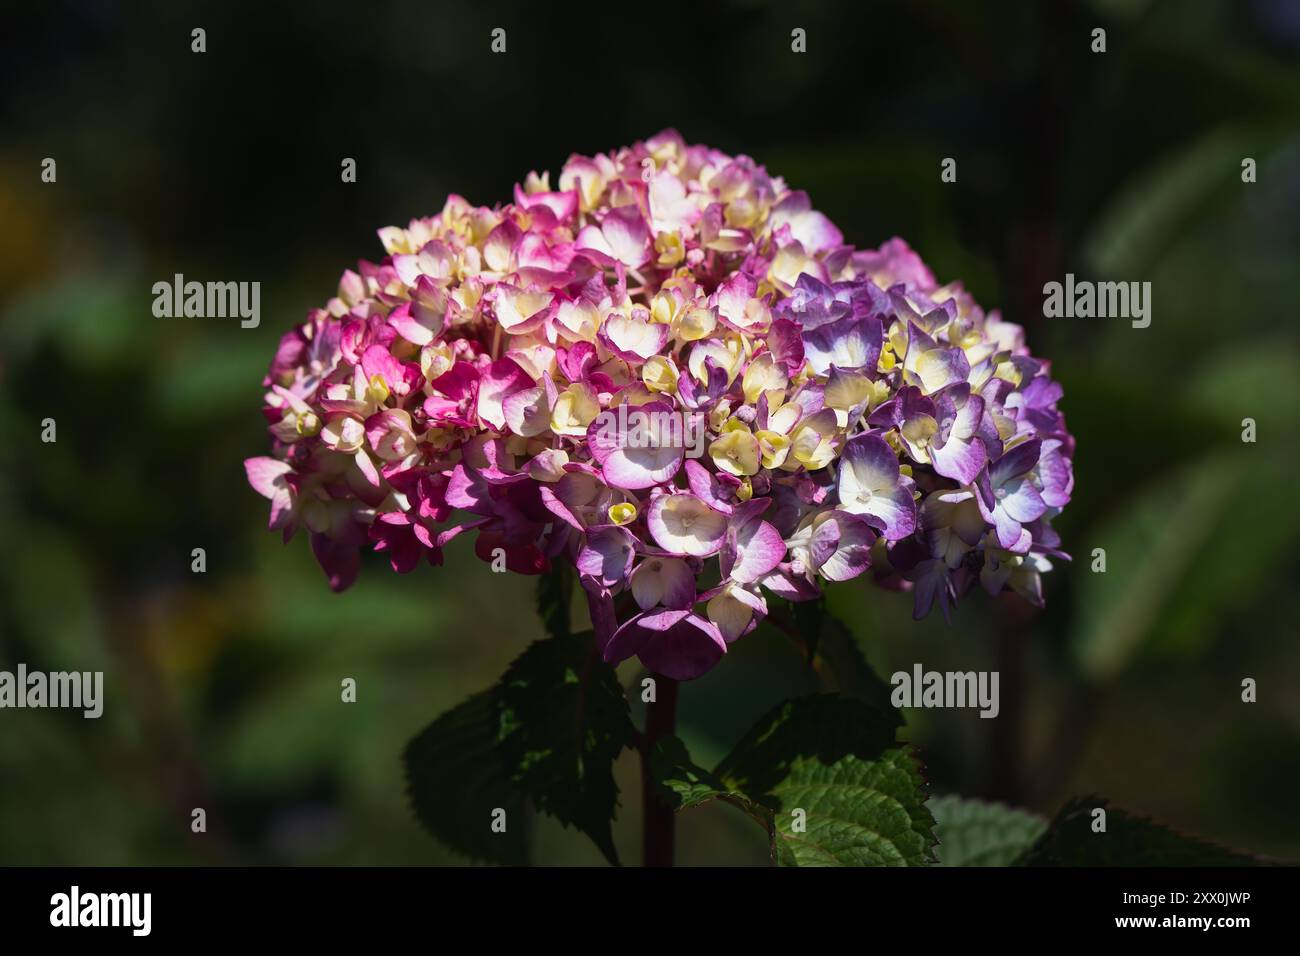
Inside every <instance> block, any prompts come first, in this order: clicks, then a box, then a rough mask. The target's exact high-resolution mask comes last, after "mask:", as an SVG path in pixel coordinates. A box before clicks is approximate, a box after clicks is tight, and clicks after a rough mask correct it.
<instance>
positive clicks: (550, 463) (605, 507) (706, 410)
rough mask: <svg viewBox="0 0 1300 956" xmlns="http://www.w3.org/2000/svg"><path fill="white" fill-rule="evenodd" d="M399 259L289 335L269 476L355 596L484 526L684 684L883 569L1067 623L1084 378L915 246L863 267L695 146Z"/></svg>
mask: <svg viewBox="0 0 1300 956" xmlns="http://www.w3.org/2000/svg"><path fill="white" fill-rule="evenodd" d="M379 236H380V239H381V240H382V242H383V245H384V248H385V250H386V252H387V253H388V254H387V256H386V257H385V258H384V259H383V260H382V261H381V262H380V263H378V264H372V263H368V262H362V263H360V265H359V269H358V271H356V272H352V271H348V272H345V273H344V275H343V277H342V279H341V281H340V283H339V289H338V295H337V297H335V298H333V299H331V300H330V301H329V302H328V303H327V304H326V306H325V308H323V309H317V310H314V311H312V312H311V313H310V314H309V315H308V317H307V320H306V322H305V323H304V324H303V325H301V326H300V327H298V328H297V329H295V330H294V331H292V332H290V333H288V334H287V335H285V336H284V338H283V339H282V340H281V342H280V346H279V349H278V350H277V352H276V355H275V359H274V361H273V362H272V364H271V369H270V372H269V374H268V376H267V378H266V385H267V387H268V388H269V391H268V392H267V395H266V407H265V412H266V415H267V417H268V420H269V421H270V423H271V426H270V432H271V435H272V437H273V439H274V457H261V458H253V459H250V460H249V461H248V462H247V463H246V468H247V473H248V477H249V481H250V482H251V484H252V485H253V487H254V488H255V489H256V490H257V491H259V492H260V493H262V494H263V495H265V496H266V497H268V498H269V499H270V500H271V527H272V528H274V529H281V530H282V531H283V533H284V536H285V538H286V540H287V539H288V537H289V536H290V535H291V534H292V533H293V532H294V530H295V529H296V528H297V527H298V526H300V525H305V526H306V527H307V529H308V530H309V531H310V534H311V543H312V550H313V551H314V553H315V555H316V557H317V559H318V560H319V562H320V564H321V566H322V567H323V568H324V569H325V572H326V574H327V575H328V577H329V581H330V585H331V587H333V588H335V589H336V590H339V589H342V588H345V587H347V586H348V585H349V584H350V583H351V582H352V581H353V580H354V579H355V577H356V575H357V571H358V567H359V551H360V549H361V548H363V547H365V546H367V545H368V546H372V547H373V548H374V549H375V550H377V551H383V552H386V553H387V554H388V556H389V559H390V560H391V563H392V566H393V568H394V570H396V571H401V572H405V571H410V570H411V569H412V568H413V567H415V566H416V564H417V563H418V562H419V561H420V559H421V558H424V559H427V560H428V561H430V562H431V563H433V564H440V563H442V560H443V549H444V547H445V546H446V545H447V543H448V542H449V541H450V540H451V539H453V538H455V537H456V536H458V535H460V534H462V533H464V532H473V533H474V535H475V543H474V548H475V551H476V553H477V554H478V555H479V557H480V558H482V559H483V560H485V561H491V562H494V564H495V565H496V567H497V568H498V569H501V568H506V569H509V570H513V571H517V572H521V573H525V574H536V573H540V572H543V571H545V570H547V569H548V568H549V567H550V565H551V563H552V562H555V561H563V562H569V563H570V564H572V565H573V566H574V567H575V568H576V569H577V572H578V575H579V580H580V581H581V583H582V586H583V588H584V589H585V591H586V594H587V597H588V602H589V606H590V608H591V616H592V621H593V624H594V627H595V631H596V634H597V638H598V641H599V642H600V645H601V647H602V648H603V653H604V655H605V658H606V659H607V660H609V661H611V662H616V661H620V660H624V659H626V658H628V657H631V656H633V655H638V656H639V657H640V659H641V661H642V662H643V663H644V664H645V665H646V666H647V667H650V668H651V669H653V670H655V671H657V672H659V673H663V674H665V675H668V676H670V677H675V678H679V679H690V678H693V677H696V676H698V675H700V674H702V673H704V672H705V671H707V670H708V669H709V668H711V667H712V666H713V665H714V664H716V663H717V661H718V660H719V659H720V658H721V657H722V655H723V654H724V653H725V651H726V649H727V645H728V644H729V643H730V642H732V641H734V640H736V639H737V638H739V637H740V636H742V635H744V634H746V633H748V632H749V631H751V630H752V629H753V628H754V627H756V626H757V625H758V623H759V622H760V621H761V620H762V619H763V618H764V617H765V616H766V614H767V613H768V605H767V601H768V598H769V596H772V595H775V596H777V597H779V598H784V599H787V600H792V601H801V600H808V599H812V598H815V597H816V596H818V595H819V594H820V591H821V587H822V584H823V582H825V581H844V580H848V579H851V578H854V577H857V576H859V575H861V574H863V573H864V572H868V571H870V573H871V574H872V575H873V576H874V577H875V578H876V579H877V581H878V582H879V583H881V584H884V585H886V586H891V587H895V588H899V589H904V588H906V589H911V590H912V591H913V592H914V594H915V613H916V616H917V617H920V616H923V615H924V614H926V613H928V612H929V610H930V609H931V607H932V606H933V605H934V604H936V603H937V604H938V605H939V606H940V608H941V609H942V611H943V613H944V614H945V616H946V615H947V614H948V612H949V608H950V606H951V605H952V604H953V602H954V601H955V600H956V598H957V597H958V596H959V595H960V594H962V593H963V592H965V591H966V590H968V589H969V588H971V587H972V586H974V585H975V584H976V583H978V584H979V585H981V586H983V587H984V588H985V589H986V590H988V591H989V592H990V593H993V594H996V593H998V592H1001V591H1003V590H1005V589H1012V590H1015V591H1016V592H1018V593H1020V594H1021V595H1023V596H1024V597H1026V598H1027V599H1029V600H1030V601H1033V602H1035V603H1041V593H1040V574H1041V573H1042V572H1043V571H1046V570H1047V569H1049V568H1050V564H1049V561H1048V558H1049V557H1050V556H1062V555H1061V554H1060V551H1059V550H1057V548H1058V544H1059V540H1058V538H1057V536H1056V535H1055V534H1054V533H1053V531H1052V528H1051V524H1050V521H1051V518H1052V517H1053V516H1054V515H1055V514H1057V513H1058V512H1059V510H1060V509H1061V508H1062V507H1063V506H1064V505H1065V504H1066V502H1067V501H1068V500H1069V497H1070V491H1071V487H1072V484H1073V479H1072V473H1071V456H1072V454H1073V449H1074V442H1073V439H1072V438H1071V436H1070V434H1069V433H1068V432H1067V431H1066V428H1065V422H1064V418H1063V416H1062V415H1061V413H1060V412H1059V411H1058V410H1057V407H1056V405H1057V401H1058V399H1059V398H1060V395H1061V390H1060V387H1059V386H1058V385H1057V384H1056V383H1054V382H1053V381H1052V380H1051V378H1050V377H1049V374H1048V364H1047V363H1046V362H1043V361H1041V360H1038V359H1035V358H1033V357H1032V356H1031V355H1030V354H1029V352H1028V350H1027V349H1026V347H1025V344H1024V339H1023V335H1022V330H1021V328H1020V327H1019V326H1016V325H1013V324H1011V323H1008V322H1004V321H1001V320H1000V319H999V317H998V315H997V313H990V314H988V315H986V314H985V313H984V312H983V311H982V310H981V309H980V308H979V307H978V306H977V305H976V304H975V302H974V301H973V299H972V298H971V296H970V295H969V294H968V293H967V292H965V291H964V290H963V289H962V287H961V286H960V285H958V284H950V285H946V286H940V285H939V284H938V283H937V282H936V281H935V279H934V276H933V275H932V274H931V272H930V270H929V269H928V268H927V266H926V265H925V264H924V263H923V262H922V261H921V259H920V258H919V257H918V256H917V255H916V254H915V253H914V252H913V251H912V250H911V249H910V248H909V247H908V246H907V245H906V243H904V242H903V241H902V240H900V239H893V240H891V241H889V242H887V243H885V244H884V245H883V246H882V247H881V248H879V249H878V250H874V251H859V250H855V249H854V248H853V247H852V246H849V245H846V244H845V243H844V240H843V236H842V235H841V233H840V231H839V230H838V229H837V228H836V227H835V226H834V224H833V223H832V222H831V221H830V220H829V219H828V218H827V217H826V216H825V215H823V214H822V213H820V212H817V211H816V210H814V209H813V208H812V205H811V203H810V202H809V198H808V196H807V194H805V193H803V192H799V191H792V190H790V189H789V188H787V186H786V185H785V183H784V181H782V180H781V179H780V178H777V177H772V176H769V175H768V173H767V172H766V171H765V170H764V168H763V167H762V166H759V165H757V164H756V163H754V162H753V161H752V160H751V159H749V158H747V157H744V156H737V157H732V156H727V155H724V154H723V153H720V152H718V151H717V150H713V149H709V148H706V147H703V146H688V145H686V143H685V142H683V140H682V138H681V137H680V136H679V135H678V134H676V133H675V132H671V131H670V132H665V133H661V134H659V135H658V136H655V137H653V138H652V139H649V140H647V141H646V142H644V143H638V144H637V145H635V146H632V147H629V148H626V149H621V150H618V151H617V152H614V153H611V154H607V155H600V156H595V157H590V158H589V157H583V156H574V157H572V158H570V159H569V161H568V162H567V163H566V164H565V166H564V168H563V170H562V171H561V173H560V175H559V178H558V181H557V182H556V183H554V184H552V183H551V181H550V179H549V176H548V175H545V174H543V175H540V176H539V175H537V174H535V173H533V174H530V175H529V176H528V177H527V178H526V179H525V181H524V183H523V184H522V185H521V186H516V187H515V195H514V202H512V203H508V204H506V205H503V206H498V207H495V208H490V209H489V208H485V207H478V206H472V205H470V204H469V203H468V202H466V201H465V200H464V199H462V198H461V197H459V196H452V197H450V198H449V199H448V201H447V203H446V205H445V207H444V208H443V210H442V212H441V213H439V214H438V215H436V216H433V217H431V218H427V219H417V220H414V221H412V222H411V223H410V225H409V226H407V227H406V228H405V229H402V228H398V227H392V228H387V229H382V230H380V233H379ZM714 559H716V560H714ZM620 618H623V620H622V621H620Z"/></svg>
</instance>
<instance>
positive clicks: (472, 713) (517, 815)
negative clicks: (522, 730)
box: [402, 691, 528, 865]
mask: <svg viewBox="0 0 1300 956" xmlns="http://www.w3.org/2000/svg"><path fill="white" fill-rule="evenodd" d="M496 730H497V720H496V704H495V701H494V699H493V695H492V693H491V692H490V691H484V692H483V693H479V694H475V695H474V696H473V697H471V698H469V699H468V700H467V701H465V702H464V703H463V704H460V705H459V706H457V707H454V708H453V709H451V710H449V711H447V713H445V714H443V715H442V716H441V717H439V718H438V719H437V720H435V721H434V722H433V723H432V724H430V725H429V726H428V727H426V728H425V729H424V730H423V731H422V732H421V733H420V734H419V735H418V736H417V737H415V739H413V740H412V741H411V742H410V743H409V744H407V746H406V751H405V752H404V753H403V755H402V760H403V763H404V764H405V766H406V782H407V792H408V793H409V795H410V799H411V806H412V808H413V809H414V810H415V815H416V816H417V817H418V818H419V820H420V822H421V823H423V824H424V825H425V827H427V828H428V829H429V831H430V832H431V833H433V835H434V836H436V837H437V838H438V839H439V840H441V841H442V842H443V843H445V844H446V845H447V846H449V847H451V848H452V849H453V850H456V851H458V852H460V853H464V854H465V855H467V856H470V857H473V858H475V859H478V860H487V861H488V862H492V863H504V864H509V865H523V864H526V863H527V862H528V837H527V834H526V832H525V828H524V827H523V826H522V823H523V820H524V802H523V795H522V794H520V793H519V792H518V791H517V790H515V789H514V788H512V787H511V785H510V781H509V776H508V774H507V772H506V766H505V764H504V763H503V762H502V760H501V759H500V757H499V756H498V755H497V753H496V750H495V745H496ZM498 807H499V808H501V809H503V810H505V811H506V831H505V832H504V833H495V832H493V831H492V827H491V823H492V811H493V810H495V809H497V808H498Z"/></svg>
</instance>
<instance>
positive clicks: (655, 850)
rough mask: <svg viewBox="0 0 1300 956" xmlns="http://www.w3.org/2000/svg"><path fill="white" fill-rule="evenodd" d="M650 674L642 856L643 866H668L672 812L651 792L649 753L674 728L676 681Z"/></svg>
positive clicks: (670, 861)
mask: <svg viewBox="0 0 1300 956" xmlns="http://www.w3.org/2000/svg"><path fill="white" fill-rule="evenodd" d="M651 676H652V677H653V678H654V682H655V699H654V700H652V701H651V702H650V703H649V704H647V705H646V715H645V737H644V739H643V740H642V742H641V806H642V817H643V822H642V840H643V842H642V846H643V848H644V855H643V859H644V865H645V866H672V865H673V837H674V834H673V822H674V820H673V818H674V812H673V809H672V808H671V807H669V806H668V805H667V804H665V803H664V802H663V801H662V800H660V799H659V796H658V794H657V793H656V792H655V785H654V779H653V777H652V775H651V773H650V754H651V753H653V752H654V746H655V743H656V742H657V741H658V740H660V739H662V738H664V737H671V736H672V735H673V734H674V733H676V732H677V681H675V680H673V679H672V678H671V677H664V676H663V675H661V674H653V675H651Z"/></svg>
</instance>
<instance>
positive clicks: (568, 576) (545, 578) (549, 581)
mask: <svg viewBox="0 0 1300 956" xmlns="http://www.w3.org/2000/svg"><path fill="white" fill-rule="evenodd" d="M572 594H573V572H572V571H571V570H570V569H569V567H568V565H566V564H563V563H560V564H555V565H552V566H551V570H549V571H547V572H546V573H545V574H543V575H542V576H541V577H540V578H538V580H537V613H538V615H539V616H540V617H541V619H542V626H543V627H545V628H546V633H547V634H549V635H550V636H551V637H566V636H568V635H569V634H570V633H571V631H572V630H573V628H572V622H571V620H570V615H569V608H570V606H571V603H572Z"/></svg>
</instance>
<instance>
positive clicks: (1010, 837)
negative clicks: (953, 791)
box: [927, 796, 1047, 866]
mask: <svg viewBox="0 0 1300 956" xmlns="http://www.w3.org/2000/svg"><path fill="white" fill-rule="evenodd" d="M927 805H928V806H929V808H930V812H931V813H933V814H934V819H935V835H936V836H938V837H939V846H938V848H937V850H936V851H935V853H936V855H937V856H938V858H939V865H940V866H1010V865H1011V864H1012V863H1014V862H1015V861H1016V859H1017V857H1019V856H1020V855H1021V854H1022V853H1024V852H1025V850H1027V849H1028V848H1029V847H1030V846H1031V845H1032V844H1033V842H1034V841H1035V840H1037V839H1038V838H1039V837H1040V836H1041V835H1042V833H1043V831H1044V830H1046V829H1047V821H1046V820H1043V819H1042V818H1041V817H1037V816H1035V815H1034V814H1032V813H1028V812H1026V811H1024V810H1016V809H1013V808H1011V807H1008V806H1005V805H1003V804H1000V803H985V802H984V801H983V800H971V799H966V798H963V797H956V796H948V797H935V798H934V799H933V800H931V801H930V802H929V804H927Z"/></svg>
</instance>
